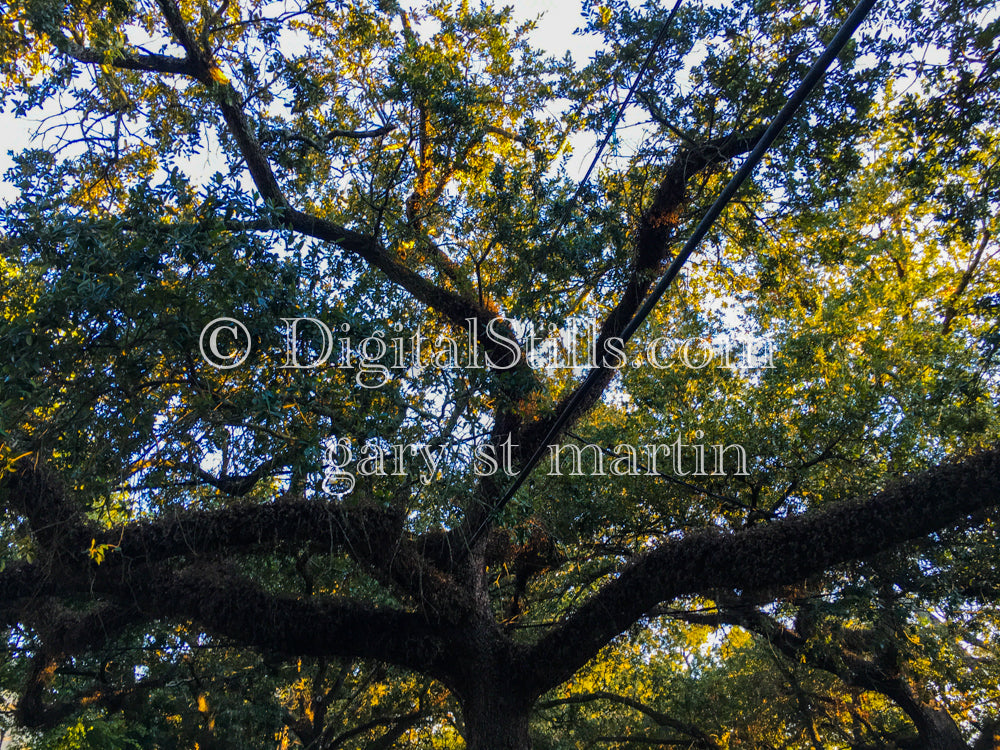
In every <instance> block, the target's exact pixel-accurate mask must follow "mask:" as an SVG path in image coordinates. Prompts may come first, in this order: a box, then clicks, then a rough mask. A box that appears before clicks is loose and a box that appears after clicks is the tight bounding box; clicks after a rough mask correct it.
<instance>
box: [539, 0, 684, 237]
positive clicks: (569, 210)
mask: <svg viewBox="0 0 1000 750" xmlns="http://www.w3.org/2000/svg"><path fill="white" fill-rule="evenodd" d="M681 2H683V0H677V2H675V3H674V7H673V8H672V9H671V11H670V15H668V16H667V20H666V21H664V22H663V26H661V27H660V31H659V33H658V34H657V35H656V39H654V40H653V47H652V49H650V50H649V54H648V55H646V59H645V60H644V61H643V63H642V67H640V68H639V73H638V74H637V75H636V77H635V80H634V81H632V86H631V87H630V88H629V90H628V93H627V94H626V95H625V100H624V101H623V102H622V103H621V106H620V107H618V112H617V113H615V117H614V119H613V120H612V121H611V127H609V128H608V132H607V133H605V134H604V140H602V141H601V144H600V145H599V146H598V147H597V153H596V154H594V158H593V160H591V162H590V166H589V167H587V172H586V174H584V175H583V179H582V180H580V182H579V183H578V184H577V186H576V190H575V191H574V192H573V197H572V198H570V199H569V202H568V203H567V204H566V207H565V208H564V209H563V216H562V219H560V221H559V225H558V226H557V227H556V230H555V231H554V232H553V233H552V237H551V238H550V239H549V244H550V245H551V244H552V243H553V242H555V241H556V239H557V238H558V237H559V233H560V232H562V230H563V227H565V226H566V222H568V221H569V220H570V217H571V216H572V214H573V208H574V207H575V206H576V201H577V199H578V198H579V197H580V191H581V190H583V187H584V185H586V184H587V181H588V180H590V175H591V173H592V172H593V171H594V167H596V166H597V162H598V161H600V159H601V154H602V153H604V149H605V147H606V146H607V145H608V141H610V140H611V136H613V135H614V134H615V129H616V128H617V127H618V121H619V120H621V118H622V115H623V114H625V109H626V107H628V105H629V102H631V101H632V95H633V94H635V90H636V89H637V88H639V82H640V81H641V80H642V77H643V76H644V75H646V71H647V70H648V69H649V66H650V63H652V62H653V56H654V55H655V54H656V51H657V50H658V49H659V48H660V45H661V44H663V42H664V41H665V40H666V38H667V32H668V31H670V26H671V25H672V24H673V22H674V16H676V15H677V11H678V10H679V9H680V7H681Z"/></svg>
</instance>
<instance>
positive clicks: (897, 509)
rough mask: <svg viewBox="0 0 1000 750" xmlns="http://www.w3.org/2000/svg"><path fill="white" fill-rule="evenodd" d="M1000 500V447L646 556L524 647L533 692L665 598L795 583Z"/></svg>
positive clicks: (571, 668)
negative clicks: (862, 495)
mask: <svg viewBox="0 0 1000 750" xmlns="http://www.w3.org/2000/svg"><path fill="white" fill-rule="evenodd" d="M997 504H1000V448H993V449H991V450H984V451H981V452H979V453H977V454H974V455H972V456H970V457H968V458H966V459H965V460H964V461H962V462H951V463H947V464H944V465H942V466H938V467H936V468H934V469H930V470H928V471H926V472H924V473H921V474H917V475H914V476H912V477H909V478H907V479H904V480H901V481H899V482H896V483H895V484H893V485H891V486H889V487H888V488H886V489H885V490H883V491H882V492H880V493H878V494H877V495H875V496H874V497H873V498H871V499H868V500H852V501H845V502H842V503H838V504H836V505H834V506H832V507H830V508H827V509H824V510H819V511H816V512H814V513H807V514H805V515H803V516H798V517H794V518H789V519H786V520H782V521H776V522H774V523H771V524H768V525H766V526H758V527H753V528H750V529H747V530H745V531H741V532H737V533H734V534H721V533H717V532H714V531H712V530H708V529H706V530H704V531H702V532H699V533H696V534H692V535H691V536H689V537H687V538H685V539H682V540H680V541H677V542H668V543H666V544H664V545H662V546H660V547H659V548H657V549H655V550H653V551H652V552H649V553H647V554H645V555H642V556H641V557H639V558H637V559H636V560H635V561H634V562H632V563H631V564H630V565H628V566H626V567H625V568H624V569H623V570H622V571H621V573H620V574H619V575H618V576H617V577H616V578H615V579H614V580H612V581H610V582H609V583H607V584H606V585H605V586H604V587H603V588H602V589H601V590H600V591H599V592H598V593H597V594H595V595H594V596H593V597H591V598H590V600H588V601H587V602H586V604H584V605H583V606H582V607H581V608H580V609H579V610H577V611H576V612H574V613H572V614H570V615H569V616H567V617H566V618H565V619H564V620H563V622H562V623H561V625H559V626H558V627H556V628H555V629H554V630H552V631H551V632H550V633H549V634H548V635H546V636H545V637H543V638H542V639H540V640H539V641H538V642H537V643H536V644H534V645H533V646H532V647H530V648H528V649H526V650H525V653H524V659H525V661H524V667H525V669H526V670H527V675H526V678H527V680H528V682H529V686H528V689H529V690H530V691H531V692H533V693H534V694H541V693H542V692H544V691H545V690H547V689H549V688H551V687H553V686H555V685H558V684H560V683H561V682H563V681H565V680H567V679H569V677H571V676H572V675H573V673H574V672H575V671H576V670H577V669H579V668H580V667H582V666H583V665H584V664H585V663H586V662H587V661H588V660H589V659H590V658H592V657H593V656H594V655H595V654H596V653H597V652H598V651H599V650H600V649H601V647H603V646H604V645H605V644H606V643H608V642H609V641H610V640H611V639H612V638H614V637H615V636H616V635H618V634H619V633H621V632H622V631H624V630H625V629H626V628H628V626H629V625H631V624H633V623H634V622H636V621H637V620H639V619H640V618H642V617H643V616H644V615H645V614H646V613H648V612H649V611H650V610H651V609H652V608H653V607H655V606H656V605H657V604H659V603H660V602H664V601H669V600H671V599H674V598H676V597H679V596H685V595H690V594H699V593H702V594H709V595H710V592H711V591H712V590H714V589H726V590H741V591H755V590H758V589H762V588H766V587H769V586H775V585H781V584H787V583H793V582H795V581H800V580H802V579H803V578H806V577H808V576H810V575H814V574H816V573H819V572H821V571H823V570H826V569H828V568H830V567H832V566H834V565H838V564H840V563H843V562H847V561H849V560H855V559H858V558H862V557H865V556H868V555H872V554H875V553H877V552H880V551H883V550H885V549H888V548H890V547H892V546H894V545H897V544H900V543H902V542H905V541H908V540H911V539H916V538H918V537H921V536H924V535H926V534H929V533H931V532H932V531H936V530H938V529H941V528H944V527H946V526H948V525H951V524H954V523H956V522H958V521H961V520H962V519H963V518H964V517H966V516H968V515H970V514H972V513H974V512H975V511H977V510H979V509H981V508H985V507H991V506H995V505H997Z"/></svg>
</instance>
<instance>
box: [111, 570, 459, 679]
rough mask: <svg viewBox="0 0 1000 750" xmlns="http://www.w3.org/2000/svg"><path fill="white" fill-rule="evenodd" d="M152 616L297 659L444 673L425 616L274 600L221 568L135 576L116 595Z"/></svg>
mask: <svg viewBox="0 0 1000 750" xmlns="http://www.w3.org/2000/svg"><path fill="white" fill-rule="evenodd" d="M118 593H119V595H120V596H122V597H132V598H133V599H134V600H135V601H136V602H137V604H138V605H139V606H140V607H141V608H142V610H143V612H144V613H145V615H146V616H147V617H153V618H164V619H177V618H184V619H187V618H190V619H191V620H193V621H195V622H197V623H198V624H199V625H201V626H202V627H204V628H205V629H206V630H208V631H209V632H211V633H214V634H216V635H219V636H223V637H226V638H231V639H233V640H234V641H236V642H238V643H240V644H241V645H243V646H249V647H252V648H257V649H261V650H264V651H271V652H275V653H280V654H291V655H295V656H317V657H320V656H326V657H348V658H362V659H376V660H379V661H386V662H390V663H393V664H397V665H399V666H402V667H406V668H409V669H415V670H418V671H421V672H424V673H427V674H430V675H434V676H437V675H440V674H441V673H442V654H443V652H444V644H443V642H442V640H441V638H440V634H439V633H438V632H437V630H436V629H435V628H433V627H432V626H431V625H430V624H429V623H428V621H427V618H426V617H424V616H423V615H421V614H417V613H409V612H405V611H402V610H394V609H388V608H377V607H371V606H369V605H367V604H364V603H362V602H358V601H354V600H351V599H346V598H332V597H310V598H309V599H301V598H297V597H292V596H288V595H284V594H272V593H269V592H267V591H264V590H263V589H262V588H260V587H259V586H257V585H256V584H254V583H253V582H251V581H249V580H248V579H246V578H244V577H243V576H240V575H238V574H236V573H234V572H232V571H230V570H227V569H225V568H222V567H210V566H200V565H199V566H191V567H188V568H186V569H184V570H182V571H180V572H177V573H169V572H163V573H156V574H153V575H150V576H148V577H147V579H146V580H136V577H134V576H133V577H131V578H130V580H129V582H128V584H126V585H122V586H121V590H120V591H119V592H118Z"/></svg>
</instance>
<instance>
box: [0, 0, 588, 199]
mask: <svg viewBox="0 0 1000 750" xmlns="http://www.w3.org/2000/svg"><path fill="white" fill-rule="evenodd" d="M501 2H504V4H507V5H511V6H512V7H513V8H514V14H515V17H516V18H518V19H519V20H529V19H535V18H537V19H538V27H537V28H536V29H535V30H534V32H533V33H532V41H533V42H534V43H535V45H536V46H538V47H540V48H541V49H544V50H546V51H547V52H549V53H550V54H552V55H554V56H556V57H562V56H563V55H564V54H565V53H566V51H567V50H569V51H570V52H571V53H572V54H573V59H574V60H575V61H576V62H577V64H578V65H581V64H585V63H586V62H587V60H588V59H589V58H590V57H591V56H592V55H593V54H594V52H595V51H596V50H597V49H598V47H599V46H600V45H599V42H600V40H599V39H598V38H597V37H596V36H594V35H589V36H583V35H576V34H574V33H573V31H574V30H575V29H576V28H577V27H579V26H581V25H582V22H583V18H582V16H581V14H580V8H581V5H580V3H579V2H577V1H576V0H501ZM414 5H415V6H416V5H417V3H414ZM39 119H40V115H39V113H38V112H37V110H36V111H34V112H32V113H31V115H30V116H29V117H28V118H24V119H19V118H15V117H14V115H13V114H12V113H11V112H3V113H0V133H2V134H3V138H2V142H3V146H0V177H2V175H4V174H5V173H6V172H7V170H8V169H9V168H10V167H11V165H12V163H13V162H12V160H11V156H10V152H14V153H18V152H20V151H21V150H22V149H24V148H27V147H28V146H29V145H32V144H31V134H32V133H33V132H34V131H35V130H36V129H37V128H38V120H39ZM35 145H37V143H36V144H35ZM588 150H589V149H586V148H582V149H581V148H578V149H577V151H576V154H575V159H574V161H575V162H581V163H582V162H583V161H586V160H587V159H588V158H590V157H588V156H587V153H586V152H587V151H588ZM578 166H579V171H580V173H581V176H582V173H583V170H584V169H585V167H583V166H582V165H578ZM571 169H572V166H571ZM573 171H575V170H573ZM13 195H14V192H13V190H12V188H11V186H10V185H9V184H7V183H6V182H4V181H2V180H0V200H7V199H10V198H12V197H13Z"/></svg>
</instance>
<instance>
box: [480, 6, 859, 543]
mask: <svg viewBox="0 0 1000 750" xmlns="http://www.w3.org/2000/svg"><path fill="white" fill-rule="evenodd" d="M874 5H875V0H861V2H859V3H858V4H857V6H856V7H855V8H854V10H852V11H851V14H850V15H849V16H848V17H847V20H846V21H844V23H843V25H841V27H840V29H838V31H837V33H836V34H835V35H834V37H833V39H831V40H830V43H829V44H827V46H826V49H824V50H823V54H821V55H820V56H819V58H818V59H817V60H816V62H815V63H813V66H812V68H810V69H809V72H808V73H806V75H805V77H804V78H803V79H802V82H801V83H799V85H798V87H797V88H796V89H795V91H794V92H793V93H792V95H791V96H790V97H789V98H788V101H787V102H786V103H785V106H784V107H782V108H781V111H780V112H778V114H777V115H776V116H775V117H774V119H773V120H771V124H770V125H768V127H767V130H765V131H764V134H763V135H762V136H761V137H760V140H759V141H757V145H755V146H754V148H753V150H752V151H751V152H750V155H749V156H747V158H746V161H744V162H743V164H742V166H741V167H740V168H739V170H737V172H736V174H735V175H733V177H732V179H731V180H730V181H729V184H727V185H726V187H725V188H724V189H723V191H722V192H721V193H720V194H719V196H718V197H717V198H716V199H715V201H714V202H713V203H712V205H711V206H710V207H709V209H708V211H707V212H706V213H705V215H704V216H703V217H702V218H701V221H700V222H699V223H698V226H697V227H696V228H695V230H694V232H692V234H691V236H690V237H689V238H688V241H687V242H686V243H685V244H684V247H683V248H682V249H681V251H680V253H678V254H677V257H676V258H674V260H673V262H672V263H671V264H670V266H669V267H668V268H667V270H666V272H665V273H664V274H663V276H662V277H661V278H660V280H659V281H658V282H657V284H656V286H655V287H654V288H653V291H652V292H651V293H650V294H649V296H648V297H647V298H646V300H645V301H644V302H643V303H642V305H641V306H640V307H639V309H638V310H637V311H636V314H635V315H634V316H633V317H632V319H631V320H630V321H629V322H628V324H627V325H626V326H625V328H624V329H622V332H621V334H620V338H621V339H622V342H623V343H625V342H628V340H629V339H630V338H631V337H632V335H633V334H634V333H635V332H636V330H637V329H638V328H639V326H641V325H642V323H643V321H645V320H646V318H647V317H649V314H650V313H651V312H652V311H653V308H654V307H656V303H657V302H659V301H660V298H661V297H663V294H664V293H665V292H666V291H667V288H668V287H669V286H670V284H671V283H672V282H673V280H674V279H675V278H676V277H677V274H678V273H680V270H681V268H682V267H683V265H684V263H686V262H687V259H688V258H689V257H690V256H691V254H692V253H693V252H694V251H695V249H696V248H697V247H698V245H699V244H700V243H701V241H702V240H703V239H704V238H705V235H707V234H708V230H709V229H711V227H712V224H714V223H715V220H716V219H718V218H719V216H720V215H721V214H722V211H723V210H724V209H725V208H726V206H727V205H728V204H729V202H730V201H731V200H732V199H733V197H734V196H735V195H736V192H737V191H738V190H739V189H740V187H741V186H742V185H743V183H744V182H746V180H747V178H748V177H749V176H750V174H751V173H752V172H753V170H754V168H755V167H756V166H757V164H759V163H760V160H761V159H762V158H763V157H764V154H765V153H766V152H767V150H768V149H769V148H770V147H771V144H772V143H774V140H775V139H776V138H777V137H778V134H779V133H780V132H781V131H782V129H783V128H784V127H785V125H787V124H788V122H789V121H790V120H791V119H792V116H793V115H794V114H795V112H796V110H797V109H798V108H799V107H800V106H801V105H802V103H803V102H804V101H805V100H806V98H807V97H808V96H809V94H810V93H811V92H812V90H813V89H814V88H815V87H816V85H817V84H818V83H819V82H820V80H822V78H823V76H824V75H825V74H826V70H827V68H829V67H830V65H831V64H832V63H833V61H834V60H835V59H836V57H837V55H839V54H840V51H841V50H842V49H843V48H844V45H845V44H847V42H848V40H850V38H851V37H852V36H853V35H854V32H855V31H857V29H858V27H859V26H860V25H861V23H862V21H864V20H865V18H866V17H867V16H868V13H869V12H870V11H871V9H872V7H873V6H874ZM602 359H603V358H602ZM602 364H603V362H602ZM602 369H603V368H601V367H594V368H593V369H591V370H590V372H588V373H587V376H586V378H584V380H583V382H582V383H581V384H580V386H579V387H578V388H577V389H576V391H575V392H574V393H573V396H572V397H571V398H570V401H569V403H568V404H566V406H565V407H563V409H562V411H561V412H560V413H559V415H558V416H557V417H556V420H555V422H553V424H552V426H551V427H550V428H549V430H548V432H547V433H546V435H545V437H544V438H543V439H542V441H541V442H540V443H539V444H538V448H536V449H535V452H534V453H533V454H532V455H531V457H530V458H529V459H528V461H527V463H525V464H524V466H522V467H521V470H520V471H519V472H518V474H517V476H516V477H515V478H514V482H513V483H512V484H511V485H510V487H508V488H507V491H506V492H505V493H504V495H503V497H502V498H500V502H499V503H497V505H495V506H494V507H493V509H492V510H491V511H490V513H489V514H488V515H487V516H486V518H485V519H484V520H483V522H482V523H481V524H480V525H479V527H478V528H476V530H475V531H474V532H473V534H472V537H471V538H470V539H469V542H468V547H469V548H471V547H472V546H473V545H474V544H475V542H476V540H477V539H478V538H479V536H480V535H481V534H482V533H483V531H484V530H485V528H486V527H487V526H488V525H489V524H490V522H491V521H492V520H493V518H494V517H495V516H496V514H497V513H499V512H500V511H501V510H503V508H504V507H505V506H506V505H507V503H508V502H510V499H511V498H512V497H513V496H514V493H515V492H517V491H518V490H519V489H520V488H521V485H523V484H524V482H525V481H526V480H527V478H528V475H529V474H530V473H531V471H532V470H533V469H534V468H535V467H536V466H537V465H538V462H539V461H540V460H541V459H542V455H543V454H544V453H545V451H546V450H547V449H548V447H549V445H550V444H551V443H552V442H554V441H555V439H556V437H558V435H559V433H560V432H562V429H563V427H565V425H566V422H567V421H569V417H570V415H571V414H572V413H573V412H574V410H575V409H576V407H577V405H578V404H579V403H580V402H581V401H582V400H583V398H584V397H585V396H586V395H587V393H588V392H589V391H590V389H591V388H593V387H594V386H595V385H596V383H597V379H598V377H599V376H600V374H601V372H602Z"/></svg>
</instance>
